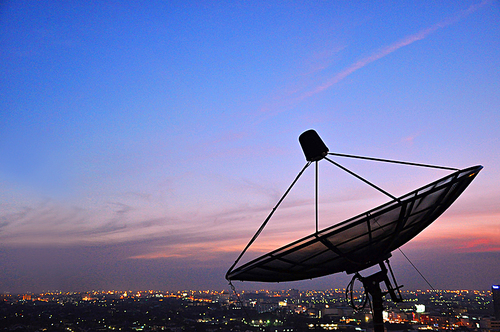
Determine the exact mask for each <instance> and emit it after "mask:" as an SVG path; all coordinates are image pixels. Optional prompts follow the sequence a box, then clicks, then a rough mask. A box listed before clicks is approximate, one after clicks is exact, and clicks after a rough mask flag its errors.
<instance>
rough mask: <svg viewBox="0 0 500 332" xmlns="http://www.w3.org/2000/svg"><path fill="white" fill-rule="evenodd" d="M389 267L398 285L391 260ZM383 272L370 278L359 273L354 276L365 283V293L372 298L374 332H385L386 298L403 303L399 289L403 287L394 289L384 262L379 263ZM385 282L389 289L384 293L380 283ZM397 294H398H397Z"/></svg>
mask: <svg viewBox="0 0 500 332" xmlns="http://www.w3.org/2000/svg"><path fill="white" fill-rule="evenodd" d="M386 263H387V266H388V267H389V270H390V272H391V277H392V279H393V281H394V283H395V284H396V280H395V278H394V274H393V273H392V269H391V266H390V265H389V260H386ZM379 266H380V269H381V271H379V272H377V273H374V274H372V275H370V276H368V277H362V276H361V275H359V273H356V274H355V275H354V278H357V279H359V280H360V281H361V282H362V283H363V287H364V289H365V292H366V293H368V294H369V295H370V296H371V299H372V305H373V307H372V311H373V312H372V314H373V331H374V332H384V317H383V312H384V296H385V295H386V294H389V295H390V296H391V299H392V301H394V302H402V301H403V299H402V297H401V292H400V291H399V289H400V288H401V287H403V286H397V284H396V287H393V286H392V283H391V281H390V279H389V276H388V273H387V272H388V270H387V267H386V266H385V263H384V262H380V263H379ZM381 282H384V283H385V286H386V287H387V291H386V292H383V291H382V289H381V288H380V283H381ZM396 292H397V293H396Z"/></svg>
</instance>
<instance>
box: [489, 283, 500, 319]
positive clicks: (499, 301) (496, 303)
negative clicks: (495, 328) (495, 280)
mask: <svg viewBox="0 0 500 332" xmlns="http://www.w3.org/2000/svg"><path fill="white" fill-rule="evenodd" d="M491 292H492V294H493V308H494V311H495V319H496V320H500V285H493V286H491Z"/></svg>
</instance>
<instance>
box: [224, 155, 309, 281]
mask: <svg viewBox="0 0 500 332" xmlns="http://www.w3.org/2000/svg"><path fill="white" fill-rule="evenodd" d="M311 163H312V161H308V162H307V163H306V164H305V166H304V167H303V168H302V170H301V171H300V172H299V174H297V176H296V177H295V180H293V182H292V184H291V185H290V186H289V187H288V189H287V190H286V191H285V193H284V194H283V196H281V198H280V200H279V201H278V203H276V205H275V206H274V208H273V209H272V210H271V213H269V215H268V216H267V218H266V220H264V222H263V223H262V225H260V227H259V229H258V230H257V232H256V233H255V235H254V236H253V237H252V239H251V240H250V242H248V244H247V246H246V247H245V249H243V251H242V252H241V254H240V255H239V256H238V258H237V259H236V261H235V262H234V263H233V265H231V267H230V268H229V270H228V271H227V273H226V279H227V280H229V279H228V276H229V274H230V273H231V272H232V271H233V269H234V267H235V266H236V264H238V262H239V261H240V259H241V257H243V255H244V254H245V252H246V251H247V250H248V248H249V247H250V246H251V245H252V244H253V243H254V242H255V240H257V237H259V235H260V233H261V232H262V231H263V230H264V227H266V225H267V223H268V222H269V220H270V219H271V217H272V216H273V214H274V212H275V211H276V209H277V208H278V206H280V204H281V202H283V200H284V199H285V197H286V196H287V195H288V193H289V192H290V190H292V188H293V186H294V185H295V183H297V181H298V180H299V178H300V177H301V175H302V173H304V171H305V170H306V168H307V167H309V166H310V165H311Z"/></svg>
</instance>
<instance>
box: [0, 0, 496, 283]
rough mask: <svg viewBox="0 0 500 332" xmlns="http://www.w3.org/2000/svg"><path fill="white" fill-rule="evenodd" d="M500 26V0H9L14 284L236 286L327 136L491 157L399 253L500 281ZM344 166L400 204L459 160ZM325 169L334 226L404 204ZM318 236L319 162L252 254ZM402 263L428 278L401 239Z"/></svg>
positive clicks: (400, 269) (4, 39)
mask: <svg viewBox="0 0 500 332" xmlns="http://www.w3.org/2000/svg"><path fill="white" fill-rule="evenodd" d="M498 22H500V2H498V1H494V0H485V1H481V0H464V1H451V0H450V1H446V0H445V1H418V2H414V1H376V2H373V1H294V0H291V1H251V2H250V1H214V2H212V1H147V2H137V1H98V2H95V1H12V0H11V1H9V0H7V1H2V3H1V4H0V76H1V79H0V266H1V269H0V292H12V293H16V292H41V291H49V290H61V291H85V290H94V289H106V290H109V289H117V290H127V289H130V290H145V289H157V290H183V289H229V286H228V284H227V281H226V280H225V279H224V276H225V273H226V271H227V269H228V268H229V267H230V266H231V264H232V263H233V262H234V261H235V259H236V258H237V256H238V255H239V253H240V252H241V251H242V250H243V248H244V247H245V245H246V244H247V243H248V241H249V240H250V238H251V237H252V236H253V234H254V233H255V231H256V230H257V229H258V227H259V226H260V225H261V223H262V222H263V221H264V219H265V218H266V217H267V215H268V214H269V213H270V212H271V209H272V208H273V207H274V206H275V204H276V203H277V201H278V199H279V198H280V197H281V195H282V194H283V193H284V192H285V190H286V189H287V188H288V186H289V185H290V184H291V182H292V181H293V179H294V178H295V176H296V175H297V174H298V172H299V171H300V170H301V169H302V167H303V166H304V165H305V163H306V160H305V158H304V155H303V152H302V150H301V148H300V145H299V143H298V137H299V135H300V134H301V133H302V132H304V131H306V130H309V129H314V130H316V131H317V132H318V133H319V135H320V136H321V138H322V139H323V141H324V142H325V144H326V145H327V146H328V148H329V150H330V151H331V152H337V153H346V154H354V155H362V156H370V157H378V158H386V159H396V160H404V161H410V162H417V163H427V164H434V165H443V166H449V167H455V168H465V167H469V166H473V165H483V166H484V169H483V170H482V172H481V173H480V174H479V175H478V177H477V178H476V179H475V180H474V182H473V183H472V184H471V185H470V186H469V188H468V189H467V190H466V191H465V192H464V193H463V194H462V196H461V197H460V198H459V199H458V200H457V201H456V202H455V203H454V205H452V206H451V207H450V208H449V210H448V211H446V212H445V213H444V214H443V215H442V216H441V217H440V218H439V219H438V220H437V221H435V222H434V223H433V224H432V225H431V226H429V227H428V228H427V229H425V230H424V231H423V232H422V233H421V234H419V235H418V236H417V237H416V238H414V239H413V240H412V241H410V242H409V243H407V244H406V245H404V246H403V247H402V248H401V249H402V251H403V252H404V254H405V255H406V256H407V257H408V258H409V259H410V261H411V262H412V263H413V264H414V265H415V266H416V267H417V268H418V270H419V271H420V272H421V273H422V274H423V275H424V276H425V278H426V279H427V280H428V281H429V283H430V284H431V285H432V286H433V287H434V288H436V289H489V288H490V286H491V285H492V284H495V283H496V284H498V283H500V240H499V239H500V203H499V202H500V177H499V176H498V174H499V173H500V166H499V164H500V160H499V159H500V157H499V155H500V153H499V152H500V140H499V137H500V134H499V129H498V128H499V125H500V25H499V24H498ZM333 159H334V160H335V161H337V162H339V163H340V164H342V165H344V166H346V167H349V168H350V169H351V170H353V171H354V172H356V173H358V174H359V175H361V176H363V177H365V178H367V179H368V180H369V181H371V182H373V183H374V184H376V185H377V186H379V187H381V188H383V189H384V190H386V191H388V192H390V193H391V194H392V195H395V196H398V195H403V194H405V193H406V192H408V191H411V190H414V189H416V188H419V187H421V186H423V185H425V184H427V183H429V182H431V181H434V180H436V179H438V178H440V177H443V176H446V175H448V174H450V173H449V172H448V171H443V170H430V169H423V168H417V167H411V166H403V165H393V164H385V163H377V162H370V161H362V160H353V159H347V158H341V157H333ZM318 166H319V178H320V181H319V207H320V211H319V227H320V229H321V228H325V227H328V226H330V225H333V224H335V223H337V222H341V221H343V220H345V219H347V218H350V217H352V216H354V215H357V214H359V213H362V212H364V211H366V210H368V209H371V208H374V207H376V206H378V205H379V204H383V203H385V202H387V201H388V198H387V197H386V196H384V195H383V194H381V193H380V192H378V191H376V190H374V189H373V188H371V187H369V186H367V185H366V184H364V183H362V182H361V181H359V180H358V179H355V178H354V177H352V176H350V175H349V174H347V173H345V172H343V171H342V170H340V169H338V168H335V167H334V166H333V165H331V164H330V163H327V162H324V161H321V162H320V163H319V165H318ZM314 229H315V219H314V168H312V167H310V168H308V169H307V170H306V172H305V173H304V175H303V176H302V178H301V179H300V180H299V182H298V183H297V185H296V186H295V187H294V188H293V190H292V191H291V193H290V194H289V196H287V198H286V199H285V201H284V202H283V204H282V205H281V206H280V208H279V209H278V210H277V212H276V214H275V215H274V216H273V218H272V219H271V220H270V222H269V224H268V225H267V226H266V228H265V230H264V231H263V232H262V234H261V235H260V237H259V238H258V239H257V241H256V242H255V243H254V244H253V245H252V246H251V247H250V249H249V251H248V252H247V253H246V254H245V256H244V257H243V258H242V262H245V261H248V260H249V259H251V258H253V257H257V256H258V255H261V254H263V253H265V252H267V251H269V250H273V249H276V248H278V247H280V246H282V245H284V244H286V243H288V242H290V241H293V240H296V239H298V238H301V237H303V236H306V235H308V234H310V233H312V232H313V231H314ZM391 263H392V267H393V269H394V271H395V273H396V277H397V279H398V282H399V283H400V284H403V285H405V289H429V285H428V284H427V283H426V282H425V281H424V280H423V278H422V277H421V276H420V275H419V274H418V273H417V272H416V270H415V269H414V268H413V267H412V266H411V264H410V263H409V262H408V261H407V260H406V259H405V258H404V256H403V254H402V253H401V252H399V251H395V252H394V253H393V257H392V259H391ZM350 277H351V276H349V275H346V274H345V273H343V274H336V275H332V276H327V277H322V278H318V279H312V280H307V281H302V282H293V283H279V284H267V283H251V282H235V287H236V289H240V290H241V289H262V288H267V289H288V288H302V289H326V288H344V287H346V286H347V283H348V282H349V280H350Z"/></svg>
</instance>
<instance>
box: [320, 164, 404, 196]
mask: <svg viewBox="0 0 500 332" xmlns="http://www.w3.org/2000/svg"><path fill="white" fill-rule="evenodd" d="M325 159H326V160H328V161H329V162H331V163H332V164H334V165H335V166H337V167H339V168H340V169H343V170H344V171H346V172H347V173H349V174H351V175H352V176H354V177H356V178H358V179H360V180H361V181H363V182H364V183H366V184H368V185H370V186H372V187H373V188H375V189H377V190H378V191H380V192H381V193H383V194H384V195H386V196H389V197H390V198H392V199H393V200H395V201H399V199H397V198H396V197H394V196H392V195H391V194H389V193H388V192H387V191H385V190H384V189H382V188H380V187H378V186H376V185H374V184H373V183H371V182H370V181H368V180H366V179H365V178H363V177H361V176H359V175H358V174H356V173H354V172H353V171H351V170H349V169H347V168H345V167H344V166H342V165H340V164H339V163H336V162H335V161H333V160H331V159H329V158H327V157H325Z"/></svg>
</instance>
